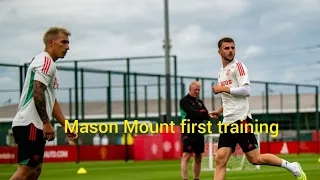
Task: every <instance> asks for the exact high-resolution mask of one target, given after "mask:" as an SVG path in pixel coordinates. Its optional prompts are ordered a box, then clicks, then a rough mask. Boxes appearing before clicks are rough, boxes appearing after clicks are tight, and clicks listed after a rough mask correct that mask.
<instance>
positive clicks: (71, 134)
mask: <svg viewBox="0 0 320 180" xmlns="http://www.w3.org/2000/svg"><path fill="white" fill-rule="evenodd" d="M66 135H67V137H68V141H73V140H75V139H77V138H78V134H77V133H76V132H71V131H69V129H68V130H67V132H66Z"/></svg>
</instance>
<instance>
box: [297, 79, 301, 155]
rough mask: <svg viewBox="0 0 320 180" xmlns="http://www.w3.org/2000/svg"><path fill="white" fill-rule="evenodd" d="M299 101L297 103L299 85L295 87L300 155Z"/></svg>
mask: <svg viewBox="0 0 320 180" xmlns="http://www.w3.org/2000/svg"><path fill="white" fill-rule="evenodd" d="M299 109H300V101H299V85H296V125H297V138H298V154H300V113H299Z"/></svg>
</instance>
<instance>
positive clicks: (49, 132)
mask: <svg viewBox="0 0 320 180" xmlns="http://www.w3.org/2000/svg"><path fill="white" fill-rule="evenodd" d="M43 138H44V139H45V140H48V141H52V140H54V138H55V133H54V129H53V127H52V125H51V123H50V121H49V120H48V121H46V122H45V123H43Z"/></svg>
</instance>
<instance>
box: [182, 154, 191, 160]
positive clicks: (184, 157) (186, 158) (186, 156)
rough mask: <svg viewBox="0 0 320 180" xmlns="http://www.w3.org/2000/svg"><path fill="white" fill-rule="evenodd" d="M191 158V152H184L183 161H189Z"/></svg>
mask: <svg viewBox="0 0 320 180" xmlns="http://www.w3.org/2000/svg"><path fill="white" fill-rule="evenodd" d="M190 158H191V154H190V153H183V154H182V161H183V162H189V160H190Z"/></svg>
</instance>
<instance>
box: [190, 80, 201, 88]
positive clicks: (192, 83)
mask: <svg viewBox="0 0 320 180" xmlns="http://www.w3.org/2000/svg"><path fill="white" fill-rule="evenodd" d="M193 85H198V86H201V84H200V82H199V81H192V82H191V83H190V85H189V89H191V87H192V86H193Z"/></svg>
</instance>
